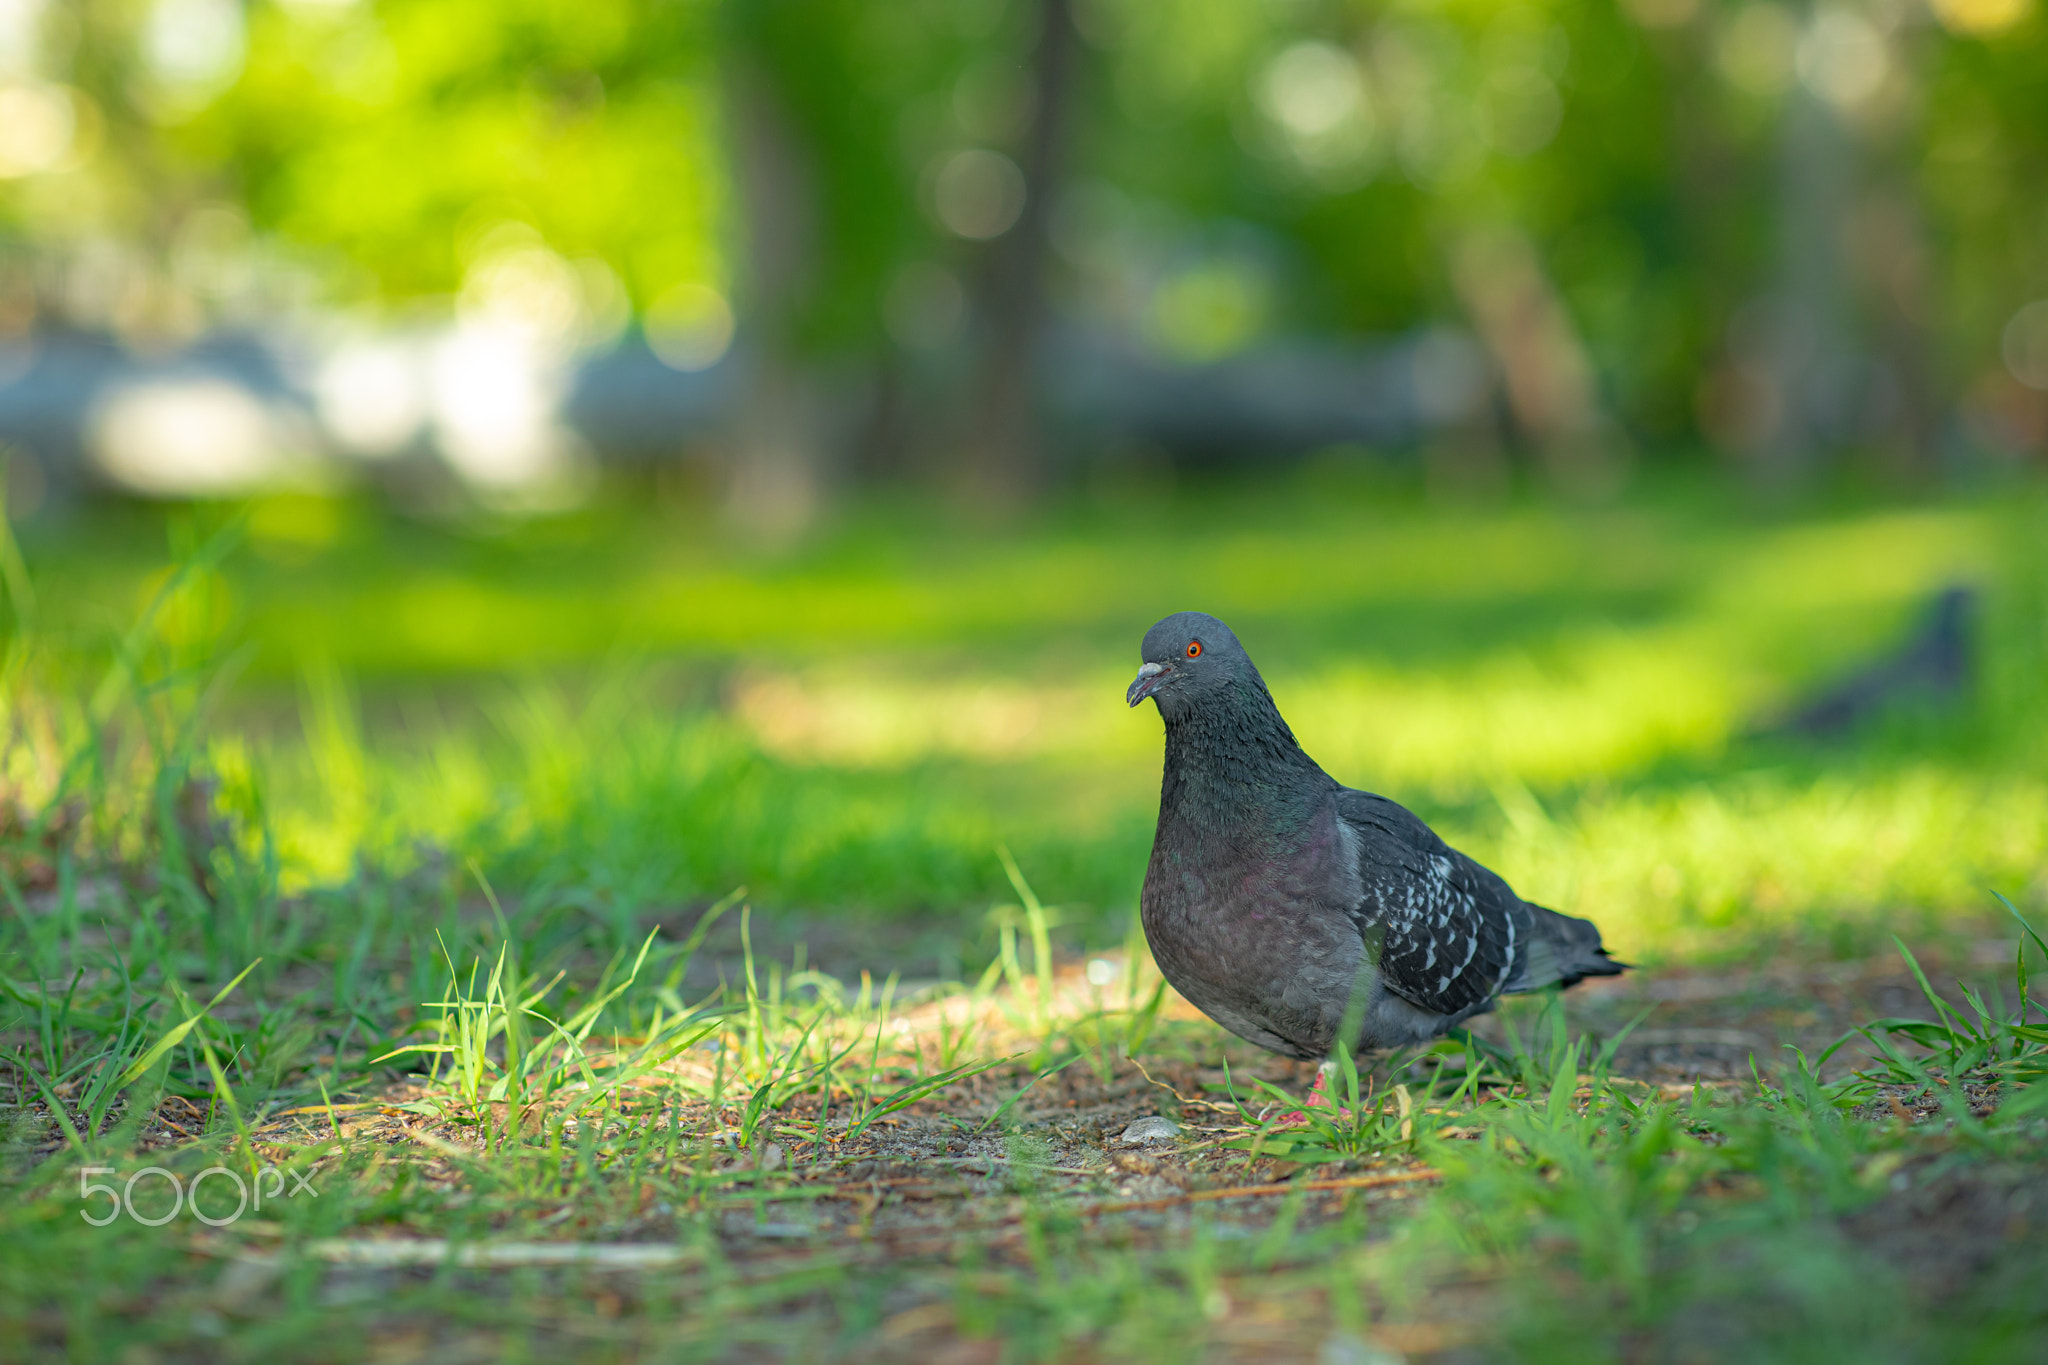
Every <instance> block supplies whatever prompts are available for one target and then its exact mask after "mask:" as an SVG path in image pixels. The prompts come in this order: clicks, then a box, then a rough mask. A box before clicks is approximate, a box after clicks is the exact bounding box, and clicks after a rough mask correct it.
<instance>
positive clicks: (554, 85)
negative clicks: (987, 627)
mask: <svg viewBox="0 0 2048 1365" xmlns="http://www.w3.org/2000/svg"><path fill="white" fill-rule="evenodd" d="M2044 68H2048V23H2044V20H2043V18H2042V16H2041V15H2040V14H2039V12H2038V6H2037V5H2036V4H2035V3H2034V0H1839V2H1837V0H1825V2H1816V3H1808V4H1781V3H1776V2H1775V0H1756V2H1755V3H1720V2H1719V0H1527V2H1526V3H1524V2H1521V0H1517V3H1496V0H1470V2H1469V3H1464V2H1461V0H1447V2H1445V3H1423V2H1421V0H1393V2H1391V3H1337V2H1335V0H1325V2H1318V0H1264V2H1263V3H1222V2H1221V0H1163V2H1161V3H1143V4H1140V3H1136V2H1135V0H958V2H957V3H954V2H951V0H949V2H948V3H923V2H922V0H907V2H906V3H902V4H894V5H882V6H876V5H861V4H852V3H844V4H841V3H833V2H832V0H801V2H795V0H792V2H790V3H778V4H767V5H740V4H718V3H712V2H711V0H587V2H586V3H579V4H573V5H571V4H561V3H553V2H552V0H513V2H512V3H504V4H483V3H477V2H476V0H393V2H391V3H378V0H73V2H72V3H56V2H55V0H5V2H4V4H0V436H4V438H5V439H6V440H7V441H8V442H9V443H10V445H11V446H12V448H13V451H14V454H13V457H12V467H13V473H12V474H11V475H10V479H11V480H12V482H11V485H10V487H11V491H12V494H13V501H14V504H15V506H16V508H17V510H18V511H22V510H26V509H27V508H28V507H29V506H30V505H32V504H34V503H35V502H36V501H37V500H38V499H43V498H52V497H71V496H77V495H78V494H79V493H80V491H81V490H84V489H88V488H115V489H122V490H127V491H129V492H134V493H140V494H145V495H150V496H166V495H172V496H175V495H221V494H229V493H237V492H245V491H248V490H250V489H254V488H264V487H276V486H287V485H289V486H300V487H318V488H332V487H334V486H337V485H341V484H351V485H368V486H373V487H376V488H378V489H379V490H380V491H382V492H383V493H384V494H385V495H387V496H389V497H391V498H394V499H397V500H399V501H400V502H401V503H403V504H405V505H408V506H421V505H433V504H435V503H437V502H445V501H446V500H447V499H448V498H449V497H450V496H452V494H453V493H454V492H455V491H456V490H459V491H460V492H462V493H464V494H467V495H469V496H471V497H473V498H475V499H477V500H480V501H482V502H485V503H488V504H491V505H493V506H497V507H500V508H507V509H526V510H532V509H536V508H543V507H560V506H563V505H567V504H571V503H573V502H575V501H577V500H579V499H581V498H583V497H586V496H588V493H589V490H590V487H591V483H592V480H593V479H595V478H598V477H600V476H601V472H602V471H603V470H604V469H606V468H608V467H613V466H619V467H640V468H647V467H658V468H659V470H660V471H661V472H660V476H659V478H660V482H661V483H662V485H663V486H664V487H668V486H671V485H672V486H674V487H675V488H676V489H678V490H679V495H680V496H683V497H685V498H708V499H715V500H717V501H719V502H720V503H722V504H723V505H724V506H725V508H726V510H727V512H728V513H729V514H730V516H731V517H732V518H733V519H734V520H735V522H736V523H737V524H738V525H740V526H741V527H743V528H748V529H750V530H752V531H754V532H756V533H758V534H760V535H766V536H775V535H790V534H794V533H797V532H799V531H801V530H802V529H803V528H805V527H806V526H807V525H808V524H809V523H810V522H811V521H812V520H813V519H814V518H815V517H816V516H818V515H819V513H820V511H821V510H822V509H823V508H824V507H826V506H827V505H829V504H830V503H831V502H832V501H833V500H834V499H835V498H836V497H838V496H840V495H841V494H842V493H843V492H844V491H845V490H847V489H849V488H859V487H866V486H871V485H874V484H877V483H900V484H912V485H917V486H932V487H939V488H944V489H947V490H948V491H950V492H952V493H953V494H955V495H956V496H961V497H964V498H966V499H968V500H970V501H973V502H980V503H986V504H992V505H995V506H997V507H1003V506H1007V505H1010V504H1014V503H1016V502H1019V501H1024V500H1029V499H1031V498H1034V497H1039V496H1043V495H1045V494H1047V493H1049V492H1056V491H1058V490H1062V489H1068V488H1074V487H1084V486H1088V485H1090V484H1102V483H1115V482H1118V481H1122V482H1127V483H1128V482H1134V481H1136V482H1142V481H1144V480H1147V479H1156V478H1158V477H1159V476H1160V474H1161V472H1162V471H1166V470H1173V469H1180V468H1184V467H1187V466H1194V465H1219V464H1220V465H1248V464H1254V463H1262V462H1271V461H1274V460H1277V459H1284V458H1286V457H1289V456H1299V455H1301V454H1304V453H1307V452H1314V451H1318V450H1329V449H1332V448H1343V447H1359V448H1363V449H1369V450H1371V451H1373V452H1375V453H1377V454H1378V455H1379V456H1380V457H1381V458H1405V459H1409V460H1419V461H1420V462H1421V463H1422V464H1424V465H1425V466H1426V467H1427V469H1428V472H1429V476H1430V477H1431V478H1432V479H1434V480H1436V481H1439V482H1441V483H1443V484H1446V485H1451V486H1456V487H1468V488H1477V489H1480V490H1485V489H1488V488H1491V487H1494V486H1496V485H1501V484H1504V483H1507V482H1508V481H1510V480H1511V479H1512V478H1514V477H1516V476H1517V475H1518V474H1520V473H1522V472H1524V471H1526V474H1527V476H1528V478H1529V479H1530V480H1532V481H1535V482H1540V483H1541V484H1543V485H1546V486H1549V487H1553V488H1555V489H1558V490H1560V491H1563V492H1566V493H1569V494H1575V495H1598V494H1601V493H1603V492H1606V491H1610V490H1612V489H1613V488H1614V487H1616V486H1617V485H1618V484H1619V483H1620V482H1621V481H1622V480H1624V479H1626V478H1627V477H1628V475H1629V471H1630V469H1631V467H1632V466H1633V465H1635V464H1639V463H1643V464H1650V465H1657V464H1662V463H1667V462H1672V461H1677V460H1699V459H1711V460H1713V461H1716V462H1719V463H1722V464H1725V465H1727V466H1728V467H1730V468H1731V469H1734V470H1739V471H1740V472H1741V474H1742V475H1743V476H1744V477H1746V478H1750V479H1753V480H1755V481H1757V482H1759V483H1763V484H1769V485H1787V486H1793V487H1797V486H1800V485H1802V484H1805V483H1809V482H1811V481H1812V480H1814V479H1816V478H1818V477H1821V476H1822V475H1824V474H1826V473H1828V472H1831V471H1835V470H1841V469H1854V470H1857V471H1859V472H1864V473H1867V474H1868V475H1870V476H1871V477H1873V478H1879V479H1883V480H1886V481H1890V482H1893V483H1898V484H1905V485H1914V484H1918V485H1926V484H1929V483H1932V482H1935V481H1938V480H1942V479H1946V478H1954V477H1957V476H1962V475H1967V474H1981V473H1983V472H1985V471H1987V470H1994V469H2000V468H2005V467H2010V466H2014V465H2021V464H2025V463H2028V462H2036V463H2038V462H2039V461H2040V459H2041V458H2042V454H2043V451H2044V450H2048V398H2044V397H2043V393H2044V391H2048V87H2044V86H2043V84H2042V82H2041V80H2040V79H2039V76H2040V72H2041V71H2042V70H2043V69H2044Z"/></svg>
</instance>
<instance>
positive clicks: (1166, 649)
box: [1124, 611, 1257, 720]
mask: <svg viewBox="0 0 2048 1365" xmlns="http://www.w3.org/2000/svg"><path fill="white" fill-rule="evenodd" d="M1141 653H1142V654H1143V657H1144V664H1143V666H1142V667H1140V668H1139V669H1138V676H1137V679H1136V680H1135V681H1133V682H1132V683H1131V688H1130V691H1128V692H1126V693H1124V700H1125V701H1127V702H1129V703H1130V704H1131V705H1133V706H1136V705H1137V704H1138V703H1139V702H1141V701H1143V700H1145V698H1147V697H1151V698H1152V699H1153V700H1154V701H1157V702H1158V703H1159V714H1160V715H1162V716H1165V717H1166V718H1167V719H1168V720H1173V719H1175V718H1176V717H1179V716H1184V715H1187V714H1188V713H1189V712H1191V711H1193V710H1194V709H1196V708H1197V707H1199V706H1200V705H1201V704H1202V703H1203V701H1204V700H1205V699H1207V698H1210V697H1214V696H1218V695H1220V694H1222V693H1225V692H1228V691H1232V690H1235V689H1234V688H1233V684H1235V683H1237V682H1239V681H1241V680H1243V679H1244V678H1246V677H1256V676H1257V673H1256V671H1255V670H1254V669H1253V668H1252V661H1251V658H1250V656H1249V655H1247V654H1246V653H1245V652H1244V646H1243V645H1241V644H1239V643H1238V642H1237V637H1236V636H1235V635H1233V634H1231V633H1230V627H1229V626H1226V625H1224V624H1223V623H1222V622H1221V621H1219V620H1217V619H1216V618H1215V617H1213V616H1209V615H1207V614H1205V613H1203V612H1199V611H1183V612H1176V613H1175V614H1174V615H1172V616H1169V617H1167V618H1166V619H1165V620H1164V621H1161V622H1160V623H1159V624H1158V625H1156V626H1154V627H1152V629H1150V630H1148V631H1146V632H1145V643H1144V646H1143V647H1142V650H1141Z"/></svg>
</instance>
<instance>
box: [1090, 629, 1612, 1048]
mask: <svg viewBox="0 0 2048 1365" xmlns="http://www.w3.org/2000/svg"><path fill="white" fill-rule="evenodd" d="M1143 654H1144V662H1143V665H1142V667H1141V668H1140V670H1139V673H1138V677H1137V680H1136V681H1135V682H1133V683H1132V684H1131V687H1130V691H1129V693H1128V694H1127V697H1126V699H1127V700H1128V701H1129V702H1130V704H1131V705H1132V706H1136V705H1137V704H1138V703H1139V702H1141V701H1143V700H1145V699H1146V698H1147V697H1150V698H1152V700H1153V701H1154V702H1155V703H1156V704H1157V705H1158V707H1159V714H1160V715H1161V717H1162V718H1164V720H1165V721H1166V764H1165V773H1164V776H1163V778H1162V780H1161V783H1160V791H1159V828H1158V832H1157V834H1156V835H1155V836H1154V839H1153V844H1152V861H1151V863H1150V865H1149V866H1148V867H1147V868H1146V870H1145V890H1144V894H1143V896H1142V898H1141V900H1140V918H1141V919H1142V920H1143V922H1144V925H1145V937H1146V940H1147V942H1148V943H1149V944H1150V945H1151V948H1152V955H1153V957H1154V959H1156V960H1157V961H1158V963H1159V968H1160V970H1161V971H1162V972H1164V973H1165V974H1166V979H1167V980H1168V981H1170V982H1172V983H1173V987H1174V989H1175V990H1178V991H1179V992H1180V993H1181V994H1182V995H1184V996H1186V997H1187V998H1188V1000H1189V1001H1190V1002H1192V1003H1193V1004H1194V1005H1195V1006H1196V1007H1197V1008H1199V1009H1200V1010H1201V1011H1202V1012H1203V1013H1205V1014H1207V1015H1208V1016H1209V1017H1210V1018H1212V1019H1214V1020H1215V1021H1216V1022H1217V1023H1219V1024H1221V1025H1223V1026H1224V1027H1225V1028H1227V1029H1229V1030H1230V1031H1231V1032H1232V1033H1235V1034H1237V1035H1238V1036H1239V1037H1240V1038H1244V1039H1247V1040H1249V1041H1251V1042H1254V1043H1257V1044H1258V1045H1259V1046H1261V1047H1264V1048H1268V1049H1270V1050H1272V1051H1274V1052H1278V1053H1282V1054H1284V1055H1286V1056H1290V1057H1302V1058H1314V1059H1321V1058H1324V1057H1327V1056H1328V1055H1329V1053H1330V1051H1331V1049H1332V1048H1333V1047H1334V1046H1335V1043H1336V1040H1337V1036H1338V1033H1339V1031H1340V1028H1341V1027H1342V1024H1343V1021H1344V1019H1345V1015H1346V1009H1347V1006H1350V1007H1352V1011H1353V1012H1352V1017H1353V1018H1354V1019H1356V1020H1357V1033H1356V1036H1355V1037H1354V1038H1353V1039H1352V1043H1353V1046H1354V1047H1355V1048H1357V1049H1372V1048H1386V1047H1398V1046H1402V1045H1404V1044H1408V1043H1416V1042H1421V1041H1423V1040H1425V1039H1428V1038H1433V1037H1435V1036H1437V1035H1438V1034H1441V1033H1443V1032H1444V1031H1445V1030H1447V1029H1450V1028H1452V1027H1454V1026H1456V1025H1458V1024H1460V1023H1463V1022H1464V1021H1465V1020H1466V1019H1469V1018H1471V1017H1472V1016H1473V1015H1475V1014H1479V1013H1482V1012H1484V1011H1486V1010H1488V1009H1491V1008H1492V1007H1493V1002H1494V1000H1495V999H1496V998H1497V997H1498V996H1500V995H1502V994H1504V993H1513V992H1519V991H1531V990H1537V989H1540V988H1542V987H1544V986H1549V985H1563V986H1569V985H1572V984H1573V983H1575V982H1577V981H1579V980H1580V979H1582V978H1584V977H1588V976H1612V975H1614V974H1616V973H1618V972H1620V971H1621V970H1622V969H1623V964H1622V963H1619V962H1616V961H1614V960H1613V959H1612V958H1610V957H1608V956H1607V952H1606V949H1604V948H1603V947H1601V944H1600V931H1599V930H1598V929H1596V928H1594V927H1593V925H1592V924H1591V923H1589V922H1588V921H1586V920H1582V919H1573V918H1571V917H1570V916H1567V915H1560V914H1558V913H1557V912H1556V911H1554V910H1546V909H1544V908H1543V907H1542V906H1540V905H1531V904H1530V903H1528V902H1527V901H1524V900H1523V899H1522V898H1521V897H1519V896H1517V895H1516V894H1515V893H1514V891H1513V890H1512V889H1510V888H1509V886H1508V884H1507V883H1506V882H1504V881H1502V880H1501V879H1500V878H1499V877H1497V876H1495V875H1494V874H1493V873H1492V872H1489V871H1487V870H1486V869H1485V868H1484V867H1481V866H1480V865H1479V864H1478V863H1476V862H1474V861H1473V860H1472V859H1470V858H1468V857H1466V856H1465V855H1464V854H1462V853H1460V852H1458V851H1457V850H1456V849H1454V848H1452V847H1450V846H1449V845H1448V844H1446V843H1444V841H1443V840H1441V839H1439V838H1438V837H1437V836H1436V835H1435V833H1433V832H1432V831H1431V830H1430V828H1429V826H1427V825H1425V824H1424V823H1423V822H1422V821H1421V820H1419V819H1418V818H1416V816H1414V815H1413V814H1412V813H1410V812H1409V811H1407V810H1405V809H1403V808H1402V807H1401V806H1399V805H1396V804H1395V803H1394V802H1392V801H1389V800H1387V799H1386V798H1385V797H1383V796H1375V795H1373V794H1372V793H1370V792H1363V791H1354V790H1352V789H1351V788H1349V787H1345V786H1342V785H1340V784H1339V783H1337V782H1336V781H1335V780H1333V779H1332V778H1331V777H1330V776H1329V775H1328V774H1327V773H1325V772H1324V771H1323V770H1322V769H1321V768H1320V767H1318V766H1317V765H1316V762H1315V760H1313V759H1311V758H1310V757H1309V756H1308V755H1307V754H1306V753H1304V752H1302V748H1301V745H1300V744H1298V743H1296V742H1295V738H1294V732H1293V731H1291V730H1289V729H1288V728H1287V722H1286V721H1285V720H1282V719H1281V717H1280V711H1279V708H1278V707H1276V706H1275V705H1274V704H1273V698H1272V695H1271V694H1270V693H1269V692H1268V691H1267V690H1266V683H1265V680H1264V679H1263V678H1261V677H1260V676H1259V670H1258V669H1257V668H1255V667H1254V666H1253V665H1252V661H1251V658H1250V657H1249V656H1248V655H1247V654H1246V653H1245V652H1244V648H1243V646H1241V645H1240V644H1239V643H1238V641H1237V637H1236V636H1235V635H1233V634H1232V633H1231V631H1230V628H1229V627H1228V626H1225V625H1224V624H1223V623H1222V622H1221V621H1219V620H1217V619H1216V618H1215V617H1213V616H1206V615H1203V614H1202V613H1200V612H1192V611H1190V612H1181V613H1180V614H1178V615H1175V616H1169V617H1167V618H1166V619H1165V620H1163V621H1161V622H1160V623H1159V624H1158V625H1156V626H1154V627H1152V629H1151V630H1150V631H1148V632H1146V634H1145V643H1144V649H1143ZM1354 991H1356V992H1357V995H1356V1000H1355V1005H1354V995H1353V993H1354Z"/></svg>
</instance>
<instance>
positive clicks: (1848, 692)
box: [1756, 586, 1978, 739]
mask: <svg viewBox="0 0 2048 1365" xmlns="http://www.w3.org/2000/svg"><path fill="white" fill-rule="evenodd" d="M1977 597H1978V593H1977V590H1976V589H1975V588H1970V587H1963V586H1957V587H1952V588H1948V589H1946V590H1945V591H1943V592H1942V594H1941V595H1940V596H1939V597H1937V598H1935V599H1934V601H1933V603H1932V604H1931V605H1930V606H1929V607H1928V609H1927V613H1926V618H1925V620H1924V621H1923V622H1922V623H1921V625H1920V628H1919V630H1917V631H1916V632H1915V633H1914V634H1913V636H1912V637H1911V638H1910V639H1908V640H1907V641H1906V642H1905V643H1904V644H1903V645H1901V646H1900V647H1899V648H1898V649H1896V650H1894V651H1893V652H1892V653H1890V654H1888V655H1886V656H1885V657H1883V658H1881V659H1879V660H1877V661H1876V662H1874V663H1872V664H1870V665H1869V666H1868V667H1866V668H1864V669H1862V670H1860V671H1858V672H1856V673H1853V674H1851V675H1850V676H1848V677H1846V678H1842V679H1840V680H1838V681H1836V682H1835V683H1833V684H1832V685H1830V686H1828V687H1826V688H1823V689H1822V690H1820V691H1819V692H1817V693H1815V694H1814V695H1812V696H1810V697H1807V698H1806V699H1805V700H1803V701H1801V702H1799V703H1798V704H1797V705H1795V706H1794V707H1793V708H1792V710H1791V714H1790V715H1789V716H1787V717H1786V718H1785V720H1784V721H1783V722H1782V723H1780V724H1779V725H1778V726H1776V727H1769V726H1765V727H1759V729H1758V730H1757V731H1756V733H1759V734H1769V733H1771V732H1772V730H1773V729H1774V728H1775V730H1776V731H1778V732H1779V733H1784V734H1793V735H1803V736H1806V737H1808V738H1814V739H1824V738H1830V737H1834V736H1838V735H1842V734H1845V733H1847V732H1848V731H1851V730H1854V729H1855V728H1856V727H1858V726H1860V725H1862V724H1864V723H1866V722H1867V721H1869V720H1870V719H1872V718H1873V717H1875V716H1877V715H1880V714H1882V713H1883V712H1885V711H1888V710H1891V709H1893V708H1894V707H1896V706H1898V705H1900V704H1902V703H1910V702H1913V701H1919V702H1922V703H1923V704H1927V705H1931V706H1934V707H1937V708H1938V707H1945V706H1952V705H1954V704H1956V703H1959V702H1963V701H1965V700H1967V699H1968V696H1969V693H1970V690H1971V686H1972V684H1973V682H1974V669H1973V667H1972V654H1973V652H1974V651H1973V650H1972V648H1971V643H1972V640H1973V638H1974V637H1975V635H1976V620H1977V615H1978V604H1977Z"/></svg>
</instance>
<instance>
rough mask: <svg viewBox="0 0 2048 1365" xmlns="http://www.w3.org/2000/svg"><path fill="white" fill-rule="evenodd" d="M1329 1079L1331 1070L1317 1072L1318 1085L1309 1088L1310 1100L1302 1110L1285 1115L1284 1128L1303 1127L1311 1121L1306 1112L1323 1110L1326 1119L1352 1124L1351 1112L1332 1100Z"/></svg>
mask: <svg viewBox="0 0 2048 1365" xmlns="http://www.w3.org/2000/svg"><path fill="white" fill-rule="evenodd" d="M1329 1079H1330V1068H1329V1067H1327V1066H1325V1067H1321V1068H1319V1069H1318V1070H1317V1071H1316V1083H1315V1084H1314V1085H1312V1086H1310V1087H1309V1090H1308V1098H1307V1099H1305V1100H1303V1101H1302V1102H1301V1108H1300V1109H1297V1110H1295V1111H1294V1112H1293V1113H1291V1114H1283V1115H1282V1116H1281V1117H1280V1120H1279V1123H1280V1126H1281V1127H1282V1128H1299V1127H1301V1126H1302V1125H1303V1124H1305V1123H1307V1122H1308V1121H1309V1118H1308V1114H1307V1112H1306V1111H1308V1110H1310V1109H1320V1110H1323V1111H1325V1113H1324V1117H1326V1118H1331V1119H1335V1120H1336V1121H1337V1122H1339V1123H1349V1122H1351V1111H1350V1110H1349V1109H1346V1108H1344V1107H1343V1106H1341V1105H1339V1104H1338V1103H1337V1102H1336V1101H1335V1100H1333V1099H1331V1098H1330V1095H1329V1092H1328V1090H1327V1089H1325V1086H1326V1084H1327V1083H1328V1081H1329Z"/></svg>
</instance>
